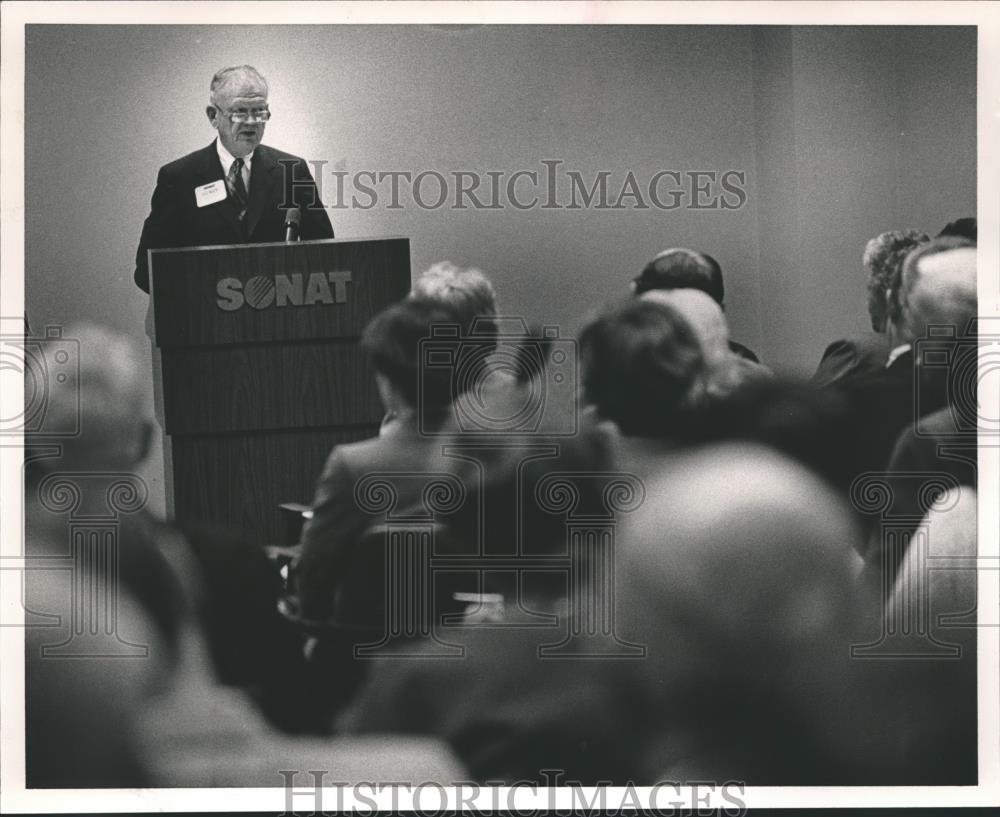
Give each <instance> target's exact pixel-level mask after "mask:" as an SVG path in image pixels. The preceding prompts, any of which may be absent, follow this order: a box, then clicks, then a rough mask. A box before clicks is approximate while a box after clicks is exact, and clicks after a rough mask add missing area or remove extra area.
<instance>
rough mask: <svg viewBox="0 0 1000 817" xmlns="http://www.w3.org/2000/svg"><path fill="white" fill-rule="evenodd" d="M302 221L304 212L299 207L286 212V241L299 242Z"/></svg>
mask: <svg viewBox="0 0 1000 817" xmlns="http://www.w3.org/2000/svg"><path fill="white" fill-rule="evenodd" d="M301 221H302V212H301V211H300V210H299V208H298V207H292V208H291V209H290V210H287V211H286V212H285V241H298V240H299V224H300V223H301Z"/></svg>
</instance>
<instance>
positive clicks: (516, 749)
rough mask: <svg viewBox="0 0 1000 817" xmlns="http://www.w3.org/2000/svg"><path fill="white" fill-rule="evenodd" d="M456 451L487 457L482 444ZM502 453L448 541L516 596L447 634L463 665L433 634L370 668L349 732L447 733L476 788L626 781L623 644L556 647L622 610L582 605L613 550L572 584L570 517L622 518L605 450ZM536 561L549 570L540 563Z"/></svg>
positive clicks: (632, 762) (564, 446) (569, 445)
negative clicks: (552, 779) (605, 614)
mask: <svg viewBox="0 0 1000 817" xmlns="http://www.w3.org/2000/svg"><path fill="white" fill-rule="evenodd" d="M458 440H459V441H460V440H461V438H460V437H459V438H458ZM458 447H459V448H461V447H462V443H461V442H459V443H458ZM449 448H450V449H454V448H455V446H454V445H452V444H451V443H449ZM459 453H460V456H462V457H463V458H475V459H477V460H478V461H479V462H484V461H483V460H480V459H479V458H478V457H477V456H476V455H477V453H478V450H477V446H476V445H475V442H474V441H466V444H465V448H464V450H463V451H461V452H459ZM493 454H494V456H493V457H492V458H490V459H489V460H487V461H485V463H484V464H485V467H484V468H482V476H483V479H482V481H481V482H479V483H474V482H470V493H469V496H468V499H467V502H466V503H465V505H464V508H465V509H466V511H467V512H465V513H460V514H458V515H457V516H456V518H455V519H453V520H452V522H451V525H452V529H451V534H452V535H453V536H455V537H457V538H458V539H460V540H461V541H463V542H466V543H468V544H469V545H470V547H465V548H463V550H465V551H472V552H475V553H479V554H482V556H483V557H485V558H484V560H483V561H481V562H480V564H481V565H483V566H484V570H483V572H484V574H485V575H484V582H485V589H487V590H492V589H493V588H492V587H491V586H490V584H489V573H490V572H491V571H496V572H500V571H503V572H506V573H508V574H510V575H511V576H512V577H513V579H514V581H515V583H516V585H517V586H518V588H519V591H520V592H519V594H518V596H517V597H513V598H512V597H505V598H504V600H503V602H502V607H501V611H500V615H499V617H498V618H496V619H494V620H491V621H489V622H488V623H487V624H483V625H467V626H463V627H457V628H450V629H445V630H443V631H442V634H441V638H442V639H443V640H444V641H445V642H447V643H448V644H449V645H451V648H452V650H453V651H455V652H457V651H458V650H461V651H462V654H461V657H460V658H459V657H458V656H457V655H455V654H452V657H453V658H455V660H448V659H447V656H442V655H441V643H440V642H438V641H434V640H432V639H429V638H428V639H425V640H423V641H422V642H421V643H420V644H419V646H418V648H417V649H416V651H414V650H413V649H412V648H411V647H407V648H406V649H405V651H404V650H402V649H397V651H396V652H394V653H393V654H390V655H387V656H385V657H382V658H380V659H378V660H376V661H374V663H373V667H372V672H371V674H370V676H369V678H368V679H367V681H366V684H365V686H364V687H363V688H362V690H361V692H360V694H359V696H358V698H357V699H356V700H355V702H354V703H353V704H352V705H351V706H350V707H349V708H348V710H347V711H346V712H345V714H344V715H343V716H342V717H341V719H340V720H339V724H338V725H339V728H340V729H341V730H343V731H344V732H345V733H347V734H378V733H396V734H425V735H435V736H439V737H443V738H444V739H446V740H447V741H448V743H449V744H450V745H451V747H452V749H453V750H454V752H455V753H456V755H458V757H459V758H460V759H461V760H462V762H463V763H464V764H465V765H466V766H467V768H468V769H469V772H470V774H471V775H472V779H474V780H476V781H479V782H484V781H502V782H505V783H507V784H513V783H516V782H518V781H533V782H537V783H539V784H542V785H545V783H546V776H545V775H546V773H548V772H549V770H554V769H558V770H560V772H561V774H562V775H563V777H564V778H565V779H570V780H579V781H581V782H583V783H585V784H588V785H594V784H596V783H597V782H598V781H601V780H605V781H613V782H618V783H624V782H626V781H627V780H628V779H629V776H630V774H631V772H632V771H633V770H634V769H635V768H636V757H635V753H634V748H635V747H634V744H633V741H632V739H631V736H630V733H631V728H632V727H631V725H630V724H631V723H632V720H633V718H631V717H627V716H626V714H627V713H628V712H629V711H630V710H629V708H630V706H631V704H632V701H634V700H635V698H634V696H633V695H630V694H629V690H628V688H627V684H628V683H629V679H628V678H627V677H626V678H619V677H617V676H615V675H613V674H612V673H610V666H609V664H614V663H616V662H615V659H614V656H613V655H611V653H613V651H614V649H615V648H616V647H617V646H618V645H617V642H615V641H614V640H613V639H610V638H608V639H593V638H592V639H590V640H588V641H587V642H586V647H585V649H579V647H577V649H578V652H576V653H574V651H573V650H572V649H566V650H564V651H563V652H562V653H559V652H558V651H555V652H551V651H552V650H553V648H554V647H556V646H557V645H559V644H560V642H563V641H564V640H565V639H566V637H567V635H566V634H567V633H568V632H583V633H588V632H589V633H592V632H593V631H594V630H595V628H596V627H597V626H598V625H595V624H594V622H595V621H596V620H597V619H598V617H599V616H600V615H601V611H602V610H606V609H608V606H609V605H610V606H612V607H613V605H614V599H613V598H608V597H607V596H605V595H602V594H600V593H599V592H598V593H595V595H594V596H593V597H592V598H589V597H586V593H587V591H588V590H594V589H595V587H596V586H597V585H598V584H599V583H598V581H597V580H596V578H595V576H596V575H597V572H598V571H599V570H600V569H602V568H604V569H606V564H605V563H604V561H603V560H605V559H609V558H612V552H611V551H607V552H605V553H602V554H596V553H595V554H590V553H589V551H588V552H587V553H585V554H584V556H583V559H582V561H578V562H576V563H575V567H576V568H577V573H576V574H575V578H574V577H572V576H569V575H567V569H568V568H569V565H570V561H571V558H573V557H572V556H571V551H570V548H569V547H568V541H567V540H568V539H569V537H570V535H569V533H568V531H569V527H568V522H569V520H570V518H572V520H573V521H574V523H575V525H576V526H577V529H579V527H580V526H581V525H585V524H586V523H587V520H590V521H591V524H593V525H595V526H596V528H597V529H599V530H601V531H605V525H607V524H608V523H610V522H611V521H612V519H613V517H611V516H610V515H609V513H608V511H609V509H608V508H607V507H606V505H605V490H606V485H607V481H606V480H605V479H603V476H604V475H606V474H607V472H608V466H607V463H606V462H605V461H604V459H603V458H604V448H603V445H602V442H601V440H600V437H599V435H595V434H593V433H587V434H584V435H581V436H579V437H571V438H565V439H555V438H551V437H548V438H547V437H536V438H534V440H533V441H532V442H531V443H530V444H526V445H524V446H521V445H518V444H515V443H513V441H511V443H510V444H509V445H504V446H502V451H500V452H499V453H498V452H493ZM546 486H549V487H546ZM545 497H548V499H545ZM595 520H596V521H595ZM581 535H582V534H581ZM595 535H596V534H595ZM602 535H603V534H602ZM577 552H579V551H577ZM539 560H544V562H545V563H546V564H547V567H546V568H545V569H540V568H539V567H532V566H531V563H532V562H535V564H536V565H537V564H538V562H539ZM595 560H596V561H598V562H600V564H595V563H594V561H595ZM560 566H561V567H562V569H560ZM452 570H460V568H455V567H453V568H452ZM466 572H467V574H468V573H469V572H474V571H468V570H467V571H466ZM581 582H583V584H581ZM570 585H572V590H571V588H570ZM472 589H475V588H474V586H473V588H472ZM581 597H582V598H581ZM547 650H548V651H550V652H549V653H548V654H547V653H546V651H547ZM602 657H603V658H604V659H605V660H596V659H600V658H602Z"/></svg>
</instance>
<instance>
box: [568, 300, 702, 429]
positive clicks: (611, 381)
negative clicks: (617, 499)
mask: <svg viewBox="0 0 1000 817" xmlns="http://www.w3.org/2000/svg"><path fill="white" fill-rule="evenodd" d="M580 355H581V360H582V364H583V392H584V398H585V400H586V401H587V402H588V403H591V404H592V405H593V406H594V407H595V408H596V409H597V411H598V413H599V414H600V415H601V416H602V417H603V418H605V419H608V420H612V421H614V422H615V424H616V425H617V426H618V427H619V428H620V429H621V431H622V433H623V434H626V435H634V436H642V437H666V436H671V435H672V434H673V433H675V432H676V431H677V426H678V424H679V423H680V422H681V420H682V418H683V417H684V415H685V414H686V412H687V409H688V408H689V406H690V405H691V402H692V400H693V399H694V398H695V396H696V394H697V392H698V391H699V390H700V388H701V381H702V375H703V370H704V359H703V357H702V354H701V350H700V347H699V345H698V341H697V339H696V338H695V336H694V333H693V331H692V330H691V327H690V326H689V325H688V323H687V321H685V320H684V318H683V316H682V315H681V314H680V313H679V312H678V311H677V310H676V309H673V308H672V307H670V306H667V305H666V304H662V303H657V302H654V301H648V300H629V301H627V302H625V303H624V304H621V305H619V306H615V307H612V308H611V309H609V310H607V311H605V312H604V313H603V314H601V315H600V316H599V317H597V318H596V319H595V320H593V321H591V323H589V324H588V325H587V326H586V327H585V328H584V330H583V332H582V333H581V335H580Z"/></svg>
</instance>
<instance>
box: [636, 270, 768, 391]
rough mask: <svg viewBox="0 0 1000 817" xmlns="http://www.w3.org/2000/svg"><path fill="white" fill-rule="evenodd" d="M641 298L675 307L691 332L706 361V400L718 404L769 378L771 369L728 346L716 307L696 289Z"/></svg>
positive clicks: (722, 319) (661, 291)
mask: <svg viewBox="0 0 1000 817" xmlns="http://www.w3.org/2000/svg"><path fill="white" fill-rule="evenodd" d="M642 297H643V298H645V299H647V300H652V301H659V302H660V303H664V304H667V305H668V306H672V307H674V308H675V309H676V310H677V311H678V312H680V313H681V315H683V316H684V319H685V320H686V321H687V322H688V325H689V326H690V327H691V329H692V330H693V331H694V334H695V337H696V338H697V340H698V345H699V347H700V348H701V354H702V357H703V358H704V361H705V375H704V389H705V395H704V396H705V400H706V401H707V402H709V403H716V402H719V401H721V400H723V399H725V398H727V397H729V396H730V395H731V394H732V393H733V392H734V391H736V390H737V389H738V388H740V387H741V386H743V385H745V384H746V383H748V382H751V381H754V380H760V379H766V378H769V377H772V376H773V374H772V372H771V370H770V369H768V368H767V367H766V366H763V365H761V364H760V363H754V362H753V361H752V360H750V359H748V358H746V357H742V356H740V355H738V354H736V353H735V352H733V351H732V349H731V348H730V346H729V326H728V324H727V323H726V316H725V315H724V314H723V312H722V309H720V308H719V305H718V304H717V303H716V302H715V301H713V300H712V299H711V298H710V297H709V296H708V295H706V294H705V293H704V292H701V291H700V290H697V289H669V290H665V289H653V290H650V291H649V292H647V293H645V294H644V295H643V296H642Z"/></svg>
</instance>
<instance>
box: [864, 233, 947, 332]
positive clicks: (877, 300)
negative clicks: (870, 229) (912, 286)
mask: <svg viewBox="0 0 1000 817" xmlns="http://www.w3.org/2000/svg"><path fill="white" fill-rule="evenodd" d="M930 240H931V239H930V236H929V235H927V233H924V232H921V231H920V230H889V231H888V232H885V233H881V234H880V235H877V236H875V238H873V239H872V240H871V241H869V242H868V244H866V245H865V251H864V254H863V255H862V257H861V263H862V264H864V266H865V269H866V270H867V271H868V315H869V316H870V317H871V321H872V329H874V330H875V331H876V332H884V331H885V328H886V325H887V322H889V321H893V320H895V319H897V318H898V317H899V301H898V299H897V298H896V297H895V295H894V294H890V295H889V296H888V297H887V293H896V292H897V291H898V290H899V276H900V273H901V272H902V269H903V261H904V260H905V259H906V256H907V255H908V254H909V253H910V251H911V250H912V249H914V248H915V247H918V246H920V245H921V244H925V243H926V242H928V241H930Z"/></svg>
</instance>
